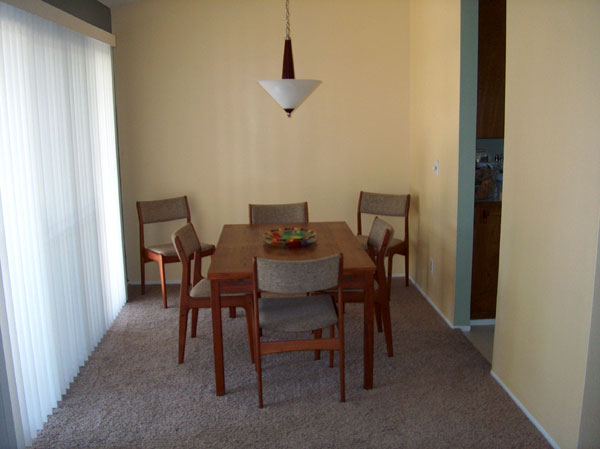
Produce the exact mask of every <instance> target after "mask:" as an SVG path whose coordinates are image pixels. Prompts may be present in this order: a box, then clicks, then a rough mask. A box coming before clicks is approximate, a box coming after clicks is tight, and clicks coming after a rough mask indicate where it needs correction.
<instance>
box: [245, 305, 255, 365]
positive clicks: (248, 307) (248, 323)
mask: <svg viewBox="0 0 600 449" xmlns="http://www.w3.org/2000/svg"><path fill="white" fill-rule="evenodd" d="M244 310H245V311H246V327H247V328H248V343H249V344H250V361H251V362H252V363H255V360H256V358H255V356H254V343H253V341H254V340H253V335H252V326H253V325H252V306H251V305H250V304H248V305H246V306H245V307H244Z"/></svg>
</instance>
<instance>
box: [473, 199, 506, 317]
mask: <svg viewBox="0 0 600 449" xmlns="http://www.w3.org/2000/svg"><path fill="white" fill-rule="evenodd" d="M501 213H502V203H500V202H481V203H475V219H474V226H473V271H472V281H471V319H472V320H481V319H491V318H495V317H496V292H497V290H498V258H499V255H500V217H501Z"/></svg>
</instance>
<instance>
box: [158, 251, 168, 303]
mask: <svg viewBox="0 0 600 449" xmlns="http://www.w3.org/2000/svg"><path fill="white" fill-rule="evenodd" d="M158 271H159V272H160V290H161V292H162V297H163V306H164V308H165V309H166V308H167V284H166V280H165V264H164V262H163V261H162V258H161V260H160V262H158Z"/></svg>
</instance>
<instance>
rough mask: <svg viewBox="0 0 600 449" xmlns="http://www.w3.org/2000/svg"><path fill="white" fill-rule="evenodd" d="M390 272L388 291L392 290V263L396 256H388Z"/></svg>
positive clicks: (388, 275) (388, 273)
mask: <svg viewBox="0 0 600 449" xmlns="http://www.w3.org/2000/svg"><path fill="white" fill-rule="evenodd" d="M387 259H388V272H387V282H388V290H390V291H391V289H392V273H393V272H392V263H393V261H394V255H393V254H390V255H388V258H387Z"/></svg>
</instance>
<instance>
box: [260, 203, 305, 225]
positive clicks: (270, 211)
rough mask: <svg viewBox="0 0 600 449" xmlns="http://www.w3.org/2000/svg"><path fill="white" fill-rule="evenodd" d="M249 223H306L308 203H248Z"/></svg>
mask: <svg viewBox="0 0 600 449" xmlns="http://www.w3.org/2000/svg"><path fill="white" fill-rule="evenodd" d="M248 209H249V213H250V224H265V223H266V224H270V223H308V203H307V202H304V203H289V204H249V205H248Z"/></svg>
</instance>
